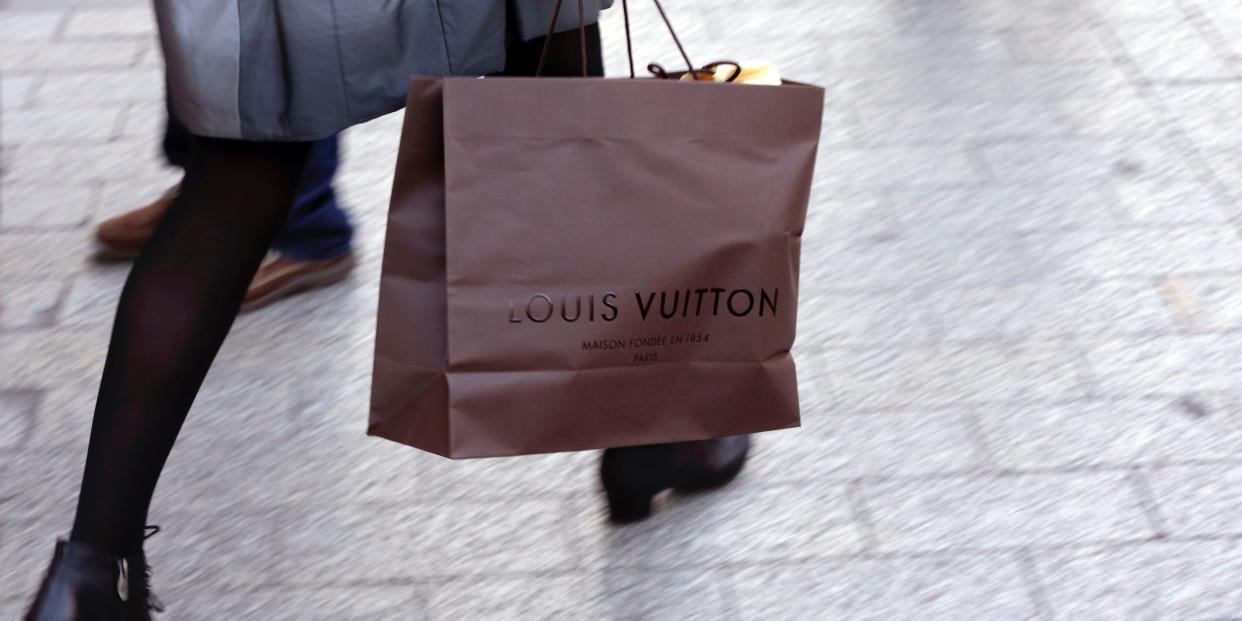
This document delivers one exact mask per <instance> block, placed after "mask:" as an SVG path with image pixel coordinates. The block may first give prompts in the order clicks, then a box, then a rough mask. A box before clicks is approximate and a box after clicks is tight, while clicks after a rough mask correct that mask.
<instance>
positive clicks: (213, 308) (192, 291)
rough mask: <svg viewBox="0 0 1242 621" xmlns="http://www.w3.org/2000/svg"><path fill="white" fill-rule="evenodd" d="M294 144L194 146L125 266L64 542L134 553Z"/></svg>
mask: <svg viewBox="0 0 1242 621" xmlns="http://www.w3.org/2000/svg"><path fill="white" fill-rule="evenodd" d="M307 152H308V146H307V144H306V143H250V142H238V141H227V140H210V139H196V140H195V144H194V152H193V155H192V160H191V165H190V166H189V167H188V168H187V169H186V176H185V179H184V180H183V182H182V184H181V193H180V195H179V196H178V197H177V198H176V200H174V201H173V203H172V205H171V206H170V207H169V208H168V212H167V214H165V216H164V218H163V220H161V221H160V223H159V226H157V227H156V229H155V233H154V235H153V236H152V237H151V240H150V241H149V242H148V243H147V245H146V247H144V248H143V250H142V254H141V255H140V256H139V257H138V260H137V261H136V262H135V263H134V267H133V269H132V270H131V271H130V273H129V279H128V280H126V282H125V288H124V290H123V291H122V293H121V301H120V305H119V306H118V308H117V313H116V322H115V323H114V325H113V328H112V342H111V345H110V346H109V348H108V357H107V361H106V363H105V364H104V372H103V379H102V381H101V383H100V388H99V398H98V400H97V401H96V404H95V421H94V424H93V426H92V427H91V441H90V448H89V449H88V451H87V456H86V471H85V474H84V476H83V479H82V491H81V494H80V495H79V498H78V511H77V517H76V519H75V521H74V526H73V534H72V538H73V539H74V540H77V541H84V542H87V543H92V544H95V545H98V546H101V547H103V548H105V549H107V550H111V551H113V552H116V553H128V552H131V551H133V550H134V548H135V547H137V546H139V545H140V544H141V536H142V529H143V524H144V522H145V520H146V514H147V507H148V505H149V504H150V500H151V495H152V493H153V492H154V490H155V484H156V481H157V480H158V478H159V474H160V470H161V469H162V468H163V467H164V461H165V460H166V459H167V457H168V453H169V451H170V450H171V449H172V446H173V442H174V441H175V440H176V438H177V433H178V431H180V429H181V423H182V422H183V421H184V420H185V416H186V414H187V413H188V412H189V409H190V405H191V404H192V403H193V401H194V397H195V395H196V394H197V393H198V389H199V386H200V385H201V384H202V382H203V378H204V377H205V376H206V375H207V369H208V368H209V367H210V366H211V362H212V360H213V359H214V358H215V356H216V352H217V351H218V350H219V349H220V344H221V343H223V342H224V337H225V335H227V334H228V332H229V328H230V327H231V326H232V325H233V319H234V317H236V315H237V310H238V308H239V307H240V306H241V301H242V296H243V295H244V294H245V292H246V288H247V286H248V285H249V283H250V279H251V278H252V277H253V276H254V273H255V271H256V270H257V269H258V267H259V262H260V261H261V260H262V259H263V256H264V254H265V253H266V252H267V250H268V247H269V246H270V245H271V243H272V239H273V238H274V237H275V236H276V233H277V231H279V230H280V226H281V224H282V223H283V222H284V219H285V216H286V214H287V213H288V211H289V208H290V206H291V205H292V204H293V198H294V196H293V194H294V187H295V183H296V181H297V179H298V177H299V175H300V173H301V170H302V167H303V164H304V163H305V161H306V154H307Z"/></svg>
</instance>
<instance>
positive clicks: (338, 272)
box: [242, 136, 354, 310]
mask: <svg viewBox="0 0 1242 621" xmlns="http://www.w3.org/2000/svg"><path fill="white" fill-rule="evenodd" d="M338 164H339V159H338V145H337V137H336V136H332V137H330V138H324V139H323V140H319V141H317V142H315V143H314V144H313V145H312V146H311V153H310V160H309V161H308V162H307V164H306V170H304V171H303V172H302V177H301V179H300V181H299V185H298V196H297V199H296V200H295V201H294V204H293V211H292V212H291V213H290V214H289V219H288V220H287V221H286V222H285V226H284V228H283V229H281V231H280V234H279V235H278V236H277V238H276V241H275V242H274V243H273V244H272V250H273V253H272V254H271V255H269V257H268V260H267V261H266V262H265V263H264V264H263V267H262V268H260V269H259V272H258V274H256V275H255V278H254V282H252V283H251V285H250V290H249V291H247V292H246V299H245V301H244V302H243V303H242V308H243V309H244V310H253V309H256V308H259V307H261V306H265V305H267V304H270V303H272V302H275V301H276V300H279V299H281V298H282V297H285V296H287V295H291V294H293V293H297V292H299V291H305V290H307V289H313V288H316V287H322V286H326V285H329V284H332V283H335V282H337V281H340V280H341V279H343V278H345V277H346V276H348V275H349V272H350V271H351V270H352V269H353V265H354V260H353V248H352V242H353V236H354V228H353V226H352V225H351V224H350V223H349V217H348V216H346V214H345V212H344V211H342V210H341V208H340V206H339V205H338V204H337V200H336V193H335V192H334V191H333V189H332V178H333V177H334V176H335V175H336V169H337V166H338Z"/></svg>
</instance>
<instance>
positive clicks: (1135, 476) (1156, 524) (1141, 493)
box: [1129, 466, 1170, 539]
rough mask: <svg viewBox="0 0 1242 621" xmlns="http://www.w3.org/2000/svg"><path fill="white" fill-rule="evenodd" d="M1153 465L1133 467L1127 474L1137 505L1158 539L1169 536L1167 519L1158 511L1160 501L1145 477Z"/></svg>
mask: <svg viewBox="0 0 1242 621" xmlns="http://www.w3.org/2000/svg"><path fill="white" fill-rule="evenodd" d="M1148 469H1154V467H1149V468H1144V467H1141V466H1140V467H1135V468H1133V469H1132V471H1131V472H1130V475H1129V479H1130V485H1131V487H1132V488H1133V489H1134V494H1135V497H1136V498H1137V499H1138V502H1139V505H1140V506H1142V508H1143V513H1144V514H1145V515H1146V517H1147V520H1148V522H1150V526H1151V528H1152V531H1153V532H1155V533H1156V536H1157V537H1158V538H1160V539H1167V538H1168V537H1169V532H1170V531H1169V527H1168V520H1166V519H1165V518H1164V515H1163V514H1162V513H1161V511H1160V502H1159V499H1158V498H1156V493H1155V491H1154V490H1152V487H1151V481H1150V480H1149V479H1148V477H1147V470H1148Z"/></svg>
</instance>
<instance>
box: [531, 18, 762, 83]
mask: <svg viewBox="0 0 1242 621" xmlns="http://www.w3.org/2000/svg"><path fill="white" fill-rule="evenodd" d="M564 2H565V0H556V7H555V8H554V9H553V10H552V20H551V21H549V22H548V36H546V37H544V40H543V50H542V51H541V52H540V53H539V67H538V68H537V69H535V77H539V76H542V75H543V67H544V63H545V62H546V61H547V60H548V48H549V47H550V44H551V43H552V34H553V33H554V32H555V31H556V20H557V18H559V17H560V16H561V5H562V4H564ZM652 2H654V3H655V6H656V10H657V11H659V12H660V18H661V19H663V20H664V25H665V26H666V27H668V33H669V34H670V35H672V37H673V43H676V44H677V51H678V52H681V58H682V60H684V61H686V72H687V73H689V74H691V75H692V76H694V79H696V80H697V79H698V78H699V73H700V72H704V71H709V70H714V69H715V67H716V66H718V65H733V66H735V67H737V63H734V62H730V61H720V62H715V63H712V64H710V65H707V66H705V67H703V68H702V69H695V68H694V63H692V62H690V56H689V55H688V54H686V48H685V47H684V46H682V44H681V39H679V38H678V37H677V31H676V30H674V29H673V23H672V22H670V21H669V19H668V14H666V13H665V12H664V6H663V5H662V4H660V0H652ZM621 12H622V14H623V15H624V18H625V53H626V56H627V57H628V58H629V62H630V77H631V78H634V77H637V76H635V75H634V45H633V42H632V40H631V39H630V5H629V2H628V1H627V0H621ZM585 21H586V10H585V9H584V7H583V0H578V48H579V58H580V59H581V60H582V77H584V78H585V77H587V45H586V24H585V23H584V22H585ZM647 69H648V70H649V71H651V72H652V73H653V74H655V75H656V76H657V77H668V72H666V71H664V68H663V67H660V66H659V65H657V64H655V63H652V64H651V65H648V66H647ZM739 73H741V67H737V69H736V70H735V71H734V73H733V76H732V77H731V78H730V79H729V80H728V81H729V82H732V81H733V79H734V78H736V77H737V76H738V74H739Z"/></svg>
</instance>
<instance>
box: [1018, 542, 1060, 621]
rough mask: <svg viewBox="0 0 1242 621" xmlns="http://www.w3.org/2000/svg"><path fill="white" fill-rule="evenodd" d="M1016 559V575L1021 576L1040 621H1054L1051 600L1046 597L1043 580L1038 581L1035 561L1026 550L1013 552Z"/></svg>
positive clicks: (1055, 615)
mask: <svg viewBox="0 0 1242 621" xmlns="http://www.w3.org/2000/svg"><path fill="white" fill-rule="evenodd" d="M1014 556H1015V557H1016V558H1017V563H1018V573H1019V574H1020V575H1021V576H1022V583H1023V586H1024V587H1025V588H1026V591H1027V594H1028V595H1029V596H1030V598H1031V601H1032V602H1033V603H1034V604H1035V610H1036V613H1037V614H1038V615H1039V618H1040V619H1041V620H1042V621H1054V620H1055V619H1056V618H1057V614H1056V609H1055V607H1054V606H1053V605H1052V598H1051V597H1049V596H1048V590H1047V588H1046V587H1045V586H1044V583H1043V580H1042V579H1040V576H1039V569H1038V568H1037V567H1036V564H1035V559H1033V558H1032V557H1031V555H1030V552H1029V551H1027V550H1017V551H1015V552H1014Z"/></svg>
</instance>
